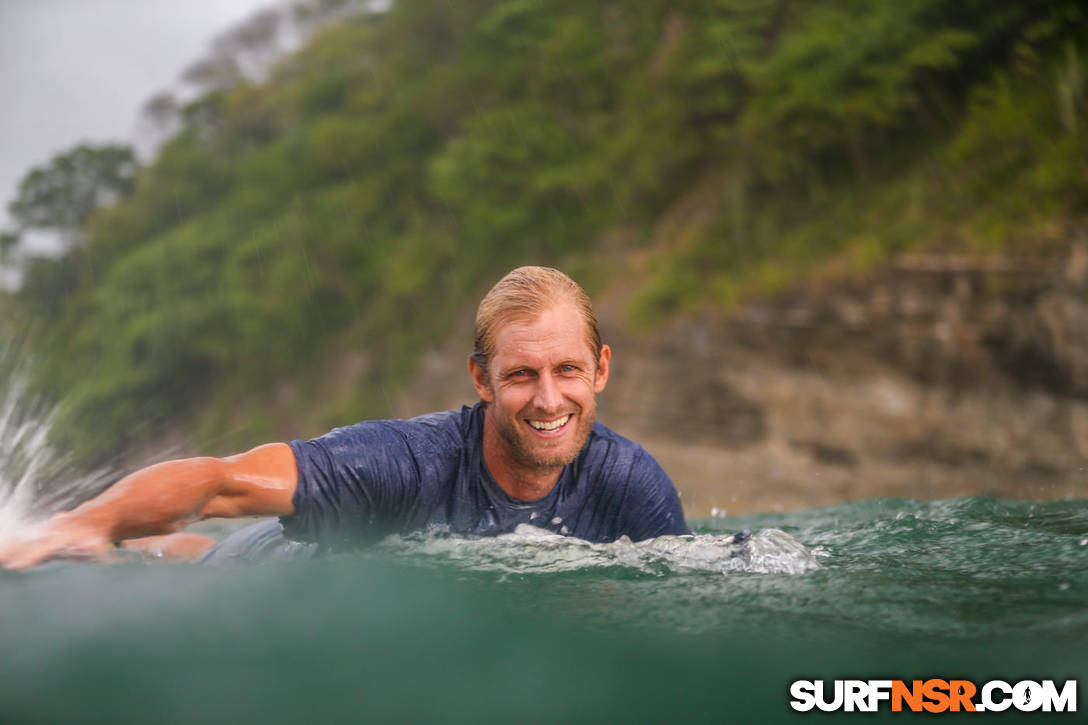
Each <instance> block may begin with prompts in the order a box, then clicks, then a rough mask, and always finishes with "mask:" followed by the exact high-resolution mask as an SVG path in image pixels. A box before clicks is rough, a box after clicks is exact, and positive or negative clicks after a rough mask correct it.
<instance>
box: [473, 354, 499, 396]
mask: <svg viewBox="0 0 1088 725" xmlns="http://www.w3.org/2000/svg"><path fill="white" fill-rule="evenodd" d="M468 374H469V375H471V376H472V387H474V388H476V394H477V395H479V396H480V400H482V401H484V402H485V403H493V402H495V401H494V397H495V396H493V395H492V394H491V383H490V381H488V379H487V371H485V370H484V369H483V368H482V367H480V366H479V365H477V364H476V361H475V360H473V359H472V358H469V359H468Z"/></svg>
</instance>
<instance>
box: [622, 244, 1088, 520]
mask: <svg viewBox="0 0 1088 725" xmlns="http://www.w3.org/2000/svg"><path fill="white" fill-rule="evenodd" d="M614 347H615V348H616V358H617V360H618V362H617V365H616V366H615V372H614V377H613V380H612V383H611V384H610V386H609V390H608V391H607V394H606V396H605V400H604V401H603V402H602V406H601V417H602V419H604V420H606V421H609V422H610V423H612V424H613V425H614V426H615V427H616V428H618V429H620V430H621V431H623V432H625V433H627V434H629V435H631V436H632V437H634V438H636V439H638V440H640V441H642V442H643V443H644V445H646V447H647V448H648V449H650V450H651V451H652V452H653V453H655V455H657V457H658V458H659V459H660V460H661V462H662V464H663V465H664V466H665V467H666V469H667V470H669V471H670V473H671V474H672V475H673V477H674V479H675V480H676V481H677V484H678V486H679V487H680V488H681V490H682V492H683V494H684V498H685V505H686V506H687V508H688V510H689V511H690V512H692V513H694V514H696V515H707V514H709V513H710V512H711V511H712V510H713V509H715V508H716V509H718V510H727V511H729V512H730V513H742V512H746V511H755V510H761V511H762V510H789V509H797V508H808V507H812V506H819V505H828V504H833V503H837V502H841V501H844V500H854V499H860V498H869V497H873V496H904V497H912V498H944V497H949V496H964V495H994V496H1002V497H1012V498H1055V497H1066V496H1069V497H1078V498H1079V497H1084V496H1086V495H1088V247H1086V246H1085V245H1084V244H1083V243H1081V244H1079V245H1074V246H1073V247H1072V248H1071V251H1069V250H1062V251H1056V252H1054V253H1053V254H1052V255H1051V256H1043V257H1036V258H1031V259H1012V258H1001V259H977V258H970V257H963V256H952V255H927V256H917V255H916V256H903V257H899V258H897V259H895V260H893V261H892V262H891V263H890V264H888V265H887V266H886V267H884V268H882V269H878V270H876V271H875V272H873V273H872V274H871V275H870V276H869V277H868V278H866V279H864V280H857V279H854V280H850V281H841V282H837V283H828V284H825V285H822V286H819V287H816V286H810V287H806V288H804V289H795V290H792V291H790V292H788V293H786V294H782V295H780V296H779V297H777V298H775V299H772V300H769V301H766V302H761V303H758V304H751V305H749V306H747V307H744V308H743V309H741V310H739V311H738V312H737V313H736V314H734V315H731V316H729V317H728V318H725V319H711V318H710V317H703V318H702V319H698V320H691V321H687V322H684V323H677V324H674V325H672V326H670V327H668V328H667V329H663V330H661V331H659V332H657V333H654V334H653V335H652V338H651V339H647V338H645V337H640V338H637V339H636V338H634V337H623V336H621V337H620V338H619V339H617V340H616V341H615V345H614Z"/></svg>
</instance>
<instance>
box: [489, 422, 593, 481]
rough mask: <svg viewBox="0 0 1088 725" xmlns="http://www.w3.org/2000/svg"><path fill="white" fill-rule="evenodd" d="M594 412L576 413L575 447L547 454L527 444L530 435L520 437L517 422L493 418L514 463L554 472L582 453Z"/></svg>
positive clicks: (590, 429)
mask: <svg viewBox="0 0 1088 725" xmlns="http://www.w3.org/2000/svg"><path fill="white" fill-rule="evenodd" d="M595 412H596V411H595V410H594V409H590V410H585V409H582V410H580V411H579V412H578V427H577V429H576V430H575V431H574V440H575V445H573V446H571V447H570V448H569V449H567V450H562V451H555V452H552V453H549V454H542V453H540V452H539V451H536V450H534V449H533V448H532V446H530V445H528V444H527V441H526V436H527V435H531V434H525V435H522V434H521V433H520V431H519V430H518V421H515V422H514V423H513V425H511V424H509V423H508V422H507V421H505V420H502V419H501V418H500V417H499V416H495V423H496V426H495V427H496V428H497V429H498V433H499V437H500V438H501V439H502V440H503V442H504V443H506V449H507V452H508V453H509V455H510V458H511V459H512V460H513V461H514V462H515V463H517V464H518V465H520V466H524V467H525V468H529V469H532V470H535V471H541V472H545V471H556V470H559V469H562V468H563V467H564V466H566V465H567V464H569V463H571V462H573V461H574V459H575V458H577V457H578V454H579V453H581V452H582V449H583V448H584V447H585V445H586V441H587V440H589V434H590V431H592V430H593V420H594V417H595Z"/></svg>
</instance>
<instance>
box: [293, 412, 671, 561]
mask: <svg viewBox="0 0 1088 725" xmlns="http://www.w3.org/2000/svg"><path fill="white" fill-rule="evenodd" d="M483 418H484V406H483V404H482V403H478V404H477V405H476V406H474V407H472V408H469V407H467V406H466V407H463V408H462V409H461V410H455V411H448V412H445V413H432V414H430V415H424V416H420V417H419V418H413V419H411V420H384V421H366V422H363V423H357V424H355V425H352V426H348V427H346V428H337V429H335V430H333V431H331V432H329V433H327V434H325V435H323V436H321V437H320V438H315V439H314V440H311V441H291V442H290V443H289V445H290V446H291V450H292V451H294V453H295V459H296V460H297V461H298V490H297V491H296V492H295V497H294V506H295V514H294V515H293V516H287V517H284V518H283V519H282V523H283V528H284V533H285V534H286V535H287V537H288V538H290V539H294V540H296V541H308V542H314V543H318V544H321V545H322V548H326V547H328V548H339V546H340V545H341V544H344V543H348V542H350V541H358V539H359V537H360V535H363V536H364V537H365V536H368V535H369V536H372V537H380V536H383V535H385V534H388V533H394V532H395V533H406V532H409V531H416V530H419V529H424V528H428V527H432V526H434V527H441V528H448V530H449V531H451V532H453V533H458V534H475V535H481V536H490V535H496V534H502V533H506V532H509V531H513V530H514V528H515V527H516V526H517V525H518V524H531V525H533V526H537V527H540V528H543V529H548V530H550V531H554V532H556V533H560V534H566V535H570V536H575V537H578V538H580V539H585V540H587V541H594V542H604V541H614V540H615V539H618V538H620V537H621V536H624V535H626V536H629V537H630V538H631V539H632V540H634V541H640V540H642V539H649V538H653V537H655V536H662V535H664V534H686V533H688V528H687V525H686V524H685V523H684V513H683V510H682V509H681V507H680V499H679V497H678V496H677V494H676V489H675V488H674V487H673V485H672V481H670V480H669V477H668V475H666V474H665V472H664V471H663V470H662V469H661V466H659V465H658V464H657V461H655V460H654V459H653V457H652V456H650V454H649V453H647V452H646V450H645V449H643V448H642V446H640V445H638V444H636V443H632V442H631V441H629V440H627V439H626V438H624V437H622V436H620V435H617V434H616V433H614V432H612V431H611V430H609V429H608V428H606V427H605V426H603V425H601V424H600V423H595V424H594V425H593V430H592V431H591V432H590V434H589V438H588V439H587V441H586V444H585V446H584V447H583V448H582V451H581V453H579V454H578V457H577V458H576V459H575V460H574V461H573V462H572V463H570V464H569V465H567V466H566V467H564V468H563V471H562V473H561V474H560V476H559V481H558V482H557V483H556V485H555V487H554V488H553V489H552V490H551V492H549V493H548V495H546V496H544V497H543V498H541V499H538V500H536V501H519V500H517V499H514V498H511V497H510V496H509V495H508V494H507V493H506V492H505V491H503V490H502V488H500V487H499V485H498V484H497V483H495V481H494V479H492V477H491V474H490V473H489V472H488V470H487V467H486V466H485V465H484V461H483Z"/></svg>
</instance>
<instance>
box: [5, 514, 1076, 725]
mask: <svg viewBox="0 0 1088 725" xmlns="http://www.w3.org/2000/svg"><path fill="white" fill-rule="evenodd" d="M692 524H693V528H694V529H695V531H696V533H697V536H695V537H694V538H690V539H683V538H669V539H661V540H656V541H651V542H644V543H640V544H631V543H629V542H618V543H616V544H611V545H589V544H585V543H583V542H579V541H576V540H571V539H561V538H559V537H553V536H546V535H542V534H540V532H536V531H532V530H522V531H519V532H517V533H515V534H512V535H508V536H505V537H499V538H497V539H465V538H462V537H456V536H448V535H441V534H428V535H417V536H409V537H403V538H392V539H388V540H386V541H385V542H383V543H381V544H380V545H378V546H376V547H373V548H371V549H367V550H362V551H359V552H354V553H347V554H340V555H336V556H331V557H327V558H324V559H318V560H314V561H273V562H266V563H262V564H256V565H252V564H251V565H237V566H230V567H211V566H201V565H195V564H166V563H161V562H158V561H147V560H137V559H134V560H131V561H128V562H126V563H121V564H113V565H105V564H102V565H98V564H85V563H68V562H55V563H51V564H48V565H45V566H43V567H40V568H38V569H35V570H31V571H27V572H0V722H2V723H37V722H42V723H46V722H49V723H57V722H61V723H67V722H124V723H128V722H133V723H136V722H140V723H150V722H155V723H159V722H161V723H173V722H177V723H194V722H232V723H234V722H261V723H267V722H272V723H280V722H283V723H289V722H302V721H305V722H319V723H326V722H376V723H385V722H443V723H444V722H453V723H461V722H464V723H469V722H471V723H491V722H514V723H522V722H528V723H536V722H550V723H555V722H666V721H667V722H741V723H746V722H779V721H793V720H797V719H805V718H813V717H815V718H817V719H822V718H826V717H831V716H830V715H826V714H821V713H807V714H801V713H795V712H793V711H792V710H791V709H790V707H789V700H790V699H791V698H790V695H789V685H790V682H791V681H793V680H795V679H798V678H802V679H824V680H828V681H830V680H833V679H843V678H858V679H883V678H886V679H904V680H910V679H928V678H931V677H940V678H943V679H953V678H956V679H969V680H972V681H974V682H976V683H982V682H985V681H987V680H990V679H995V678H997V679H1003V680H1006V681H1009V682H1016V681H1018V680H1023V679H1034V680H1041V679H1053V680H1058V681H1064V680H1068V679H1077V680H1078V683H1079V688H1080V689H1079V692H1080V697H1079V702H1083V700H1084V696H1083V692H1084V687H1085V685H1088V506H1086V502H1085V501H1053V502H1039V503H1031V502H1013V501H1000V500H991V499H981V498H974V499H958V500H945V501H936V502H916V501H908V500H899V499H894V500H893V499H884V500H871V501H860V502H855V503H848V504H844V505H841V506H835V507H832V508H825V509H818V510H811V511H803V512H798V513H791V514H776V515H760V516H746V517H734V518H724V519H710V520H703V521H695V522H692ZM740 530H750V531H752V532H753V533H752V536H751V538H750V539H748V540H747V541H743V542H742V541H740V540H739V539H738V538H734V537H733V536H732V534H734V533H735V532H737V531H740ZM740 538H744V537H743V536H742V537H740ZM1086 708H1088V703H1084V704H1082V705H1081V706H1080V707H1079V712H1077V713H1062V714H1043V713H1034V714H1031V715H1027V714H1017V713H1013V712H1006V713H1003V714H1002V715H1001V716H994V715H992V714H975V715H973V716H970V718H969V719H970V721H971V722H984V721H987V720H989V719H994V720H997V721H1000V722H1019V721H1025V722H1039V721H1046V720H1056V721H1062V722H1083V721H1084V718H1085V715H1084V712H1085V709H1086ZM853 717H855V718H856V717H859V716H858V715H854V716H853ZM860 717H863V718H865V719H867V720H874V719H875V720H878V721H885V720H892V721H897V720H903V719H912V718H913V717H914V716H912V715H910V714H906V713H891V712H887V711H884V712H881V713H878V714H877V715H875V716H873V715H863V716H860ZM954 717H955V716H954ZM959 717H965V715H960V716H959Z"/></svg>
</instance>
